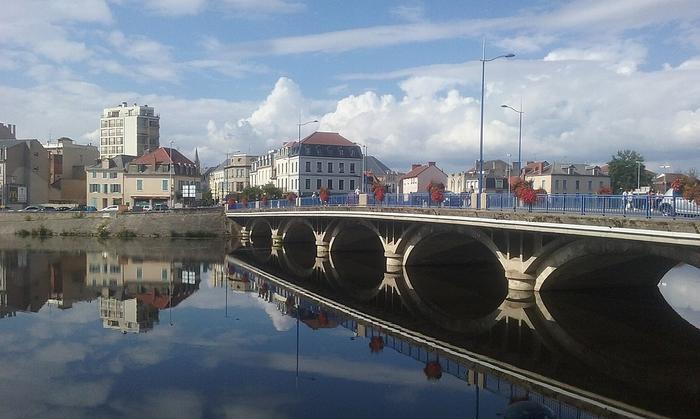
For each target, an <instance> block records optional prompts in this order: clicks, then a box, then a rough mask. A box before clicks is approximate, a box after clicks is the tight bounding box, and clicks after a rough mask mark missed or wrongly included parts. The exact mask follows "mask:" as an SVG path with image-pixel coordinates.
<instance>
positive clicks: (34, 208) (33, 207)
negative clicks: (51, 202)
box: [22, 205, 44, 212]
mask: <svg viewBox="0 0 700 419" xmlns="http://www.w3.org/2000/svg"><path fill="white" fill-rule="evenodd" d="M43 210H44V209H43V207H40V206H36V205H30V206H28V207H25V208H24V209H23V210H22V211H23V212H39V211H43Z"/></svg>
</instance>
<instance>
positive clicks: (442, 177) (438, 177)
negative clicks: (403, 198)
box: [401, 161, 447, 194]
mask: <svg viewBox="0 0 700 419" xmlns="http://www.w3.org/2000/svg"><path fill="white" fill-rule="evenodd" d="M430 182H434V183H442V184H443V185H446V184H447V175H446V174H445V172H443V171H442V170H440V168H438V167H437V166H436V165H435V162H433V161H431V162H428V164H424V165H420V164H414V165H413V166H412V167H411V171H410V172H408V173H406V175H405V176H404V177H403V179H402V180H401V184H402V189H401V191H402V193H405V194H406V193H416V192H426V193H427V192H428V185H430Z"/></svg>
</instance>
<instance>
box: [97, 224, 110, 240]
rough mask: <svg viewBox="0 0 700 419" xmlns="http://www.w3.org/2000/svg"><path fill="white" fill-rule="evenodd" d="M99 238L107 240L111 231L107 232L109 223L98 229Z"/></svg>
mask: <svg viewBox="0 0 700 419" xmlns="http://www.w3.org/2000/svg"><path fill="white" fill-rule="evenodd" d="M97 237H99V238H101V239H106V238H108V237H109V230H107V223H103V224H102V225H101V226H99V227H97Z"/></svg>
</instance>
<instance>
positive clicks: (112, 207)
mask: <svg viewBox="0 0 700 419" xmlns="http://www.w3.org/2000/svg"><path fill="white" fill-rule="evenodd" d="M117 211H119V205H110V206H108V207H104V208H102V209H101V210H100V212H117Z"/></svg>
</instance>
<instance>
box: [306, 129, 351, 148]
mask: <svg viewBox="0 0 700 419" xmlns="http://www.w3.org/2000/svg"><path fill="white" fill-rule="evenodd" d="M301 142H302V143H303V144H315V145H345V146H353V145H357V144H355V143H353V142H352V141H350V140H348V139H347V138H345V137H343V136H342V135H340V134H338V133H337V132H320V131H316V132H314V133H313V134H311V135H309V136H308V137H306V138H304V139H303V140H301Z"/></svg>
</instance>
